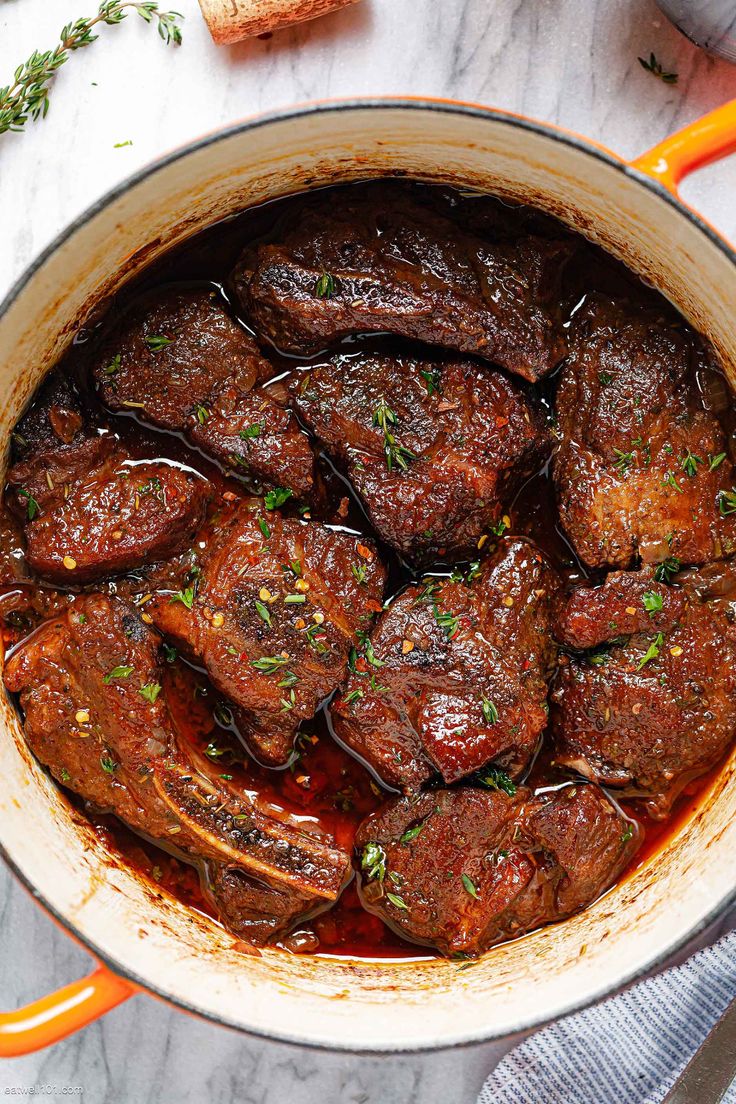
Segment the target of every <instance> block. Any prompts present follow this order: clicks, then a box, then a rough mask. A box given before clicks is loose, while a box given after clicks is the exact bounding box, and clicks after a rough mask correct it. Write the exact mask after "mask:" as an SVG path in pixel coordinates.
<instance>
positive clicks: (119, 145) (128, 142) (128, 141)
mask: <svg viewBox="0 0 736 1104" xmlns="http://www.w3.org/2000/svg"><path fill="white" fill-rule="evenodd" d="M132 145H133V143H132V141H131V139H130V138H126V139H125V141H124V142H115V143H114V145H113V147H112V148H113V149H122V148H123V146H132Z"/></svg>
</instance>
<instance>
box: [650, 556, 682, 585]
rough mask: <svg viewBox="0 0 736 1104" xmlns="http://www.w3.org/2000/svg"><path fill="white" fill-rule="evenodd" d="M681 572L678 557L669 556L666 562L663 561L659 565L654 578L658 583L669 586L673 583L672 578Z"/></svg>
mask: <svg viewBox="0 0 736 1104" xmlns="http://www.w3.org/2000/svg"><path fill="white" fill-rule="evenodd" d="M679 570H680V561H679V560H678V559H677V557H676V556H668V557H667V559H666V560H663V561H662V563H661V564H659V565H658V567H657V568H656V570H655V572H654V578H655V579H656V580H657V582H658V583H665V584H666V585H667V586H669V585H670V583H671V582H672V576H673V575H676V574H677V572H678V571H679Z"/></svg>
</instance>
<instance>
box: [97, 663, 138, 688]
mask: <svg viewBox="0 0 736 1104" xmlns="http://www.w3.org/2000/svg"><path fill="white" fill-rule="evenodd" d="M132 674H133V668H132V667H123V666H120V667H113V669H112V671H108V673H107V674H106V675H105V676H104V678H103V679H102V681H103V682H104V684H105V686H109V685H110V683H111V682H112V680H113V679H123V678H130V676H131V675H132Z"/></svg>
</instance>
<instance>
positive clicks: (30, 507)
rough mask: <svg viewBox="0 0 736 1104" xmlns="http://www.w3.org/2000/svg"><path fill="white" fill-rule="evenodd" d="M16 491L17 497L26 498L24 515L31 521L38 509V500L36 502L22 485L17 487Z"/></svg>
mask: <svg viewBox="0 0 736 1104" xmlns="http://www.w3.org/2000/svg"><path fill="white" fill-rule="evenodd" d="M17 493H18V496H19V498H24V499H25V500H26V517H27V518H28V520H29V521H33V519H34V518H35V516H36V514H37V513H38V511H39V506H38V502H36V499H35V498H34V497H33V495H32V494H31V492H30V491H26V490H25V489H24V488H23V487H19V488H18V492H17Z"/></svg>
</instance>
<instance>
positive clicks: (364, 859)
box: [360, 843, 386, 882]
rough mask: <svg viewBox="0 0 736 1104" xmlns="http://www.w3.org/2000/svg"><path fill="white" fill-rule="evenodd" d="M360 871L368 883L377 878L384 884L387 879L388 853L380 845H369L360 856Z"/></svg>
mask: <svg viewBox="0 0 736 1104" xmlns="http://www.w3.org/2000/svg"><path fill="white" fill-rule="evenodd" d="M360 869H361V870H362V871H363V873H364V874H365V876H366V878H367V879H368V881H371V882H372V881H373V879H374V878H377V879H378V881H379V882H382V881H383V879H384V878H385V877H386V852H385V851H384V850H383V848H382V847H381V845H380V843H367V844H366V845H365V847H364V848H363V850H362V852H361V855H360Z"/></svg>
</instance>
